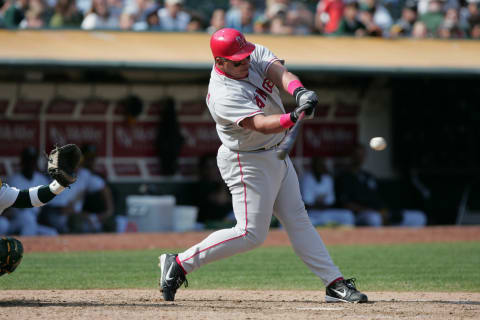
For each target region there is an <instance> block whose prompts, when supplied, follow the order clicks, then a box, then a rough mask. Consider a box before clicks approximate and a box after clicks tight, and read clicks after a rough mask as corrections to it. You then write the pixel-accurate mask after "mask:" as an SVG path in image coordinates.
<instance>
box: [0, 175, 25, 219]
mask: <svg viewBox="0 0 480 320" xmlns="http://www.w3.org/2000/svg"><path fill="white" fill-rule="evenodd" d="M0 185H1V186H0V214H2V212H3V210H5V209H7V208H9V207H11V206H12V205H13V203H14V202H15V200H17V197H18V194H19V193H20V190H18V189H17V188H12V187H10V186H9V185H8V184H3V183H2V181H1V180H0Z"/></svg>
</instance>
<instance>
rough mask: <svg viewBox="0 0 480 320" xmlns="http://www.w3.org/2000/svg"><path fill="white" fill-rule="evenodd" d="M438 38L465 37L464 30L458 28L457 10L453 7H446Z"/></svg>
mask: <svg viewBox="0 0 480 320" xmlns="http://www.w3.org/2000/svg"><path fill="white" fill-rule="evenodd" d="M439 36H440V38H444V39H450V38H453V39H460V38H465V32H464V31H463V30H462V29H461V28H460V25H459V21H458V11H457V9H455V8H450V9H447V12H446V13H445V18H444V19H443V23H442V25H441V26H440V29H439Z"/></svg>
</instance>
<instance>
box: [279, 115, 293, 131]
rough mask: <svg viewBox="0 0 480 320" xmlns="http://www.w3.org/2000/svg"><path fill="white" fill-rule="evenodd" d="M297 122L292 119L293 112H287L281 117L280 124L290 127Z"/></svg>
mask: <svg viewBox="0 0 480 320" xmlns="http://www.w3.org/2000/svg"><path fill="white" fill-rule="evenodd" d="M294 124H295V122H294V121H292V114H291V113H285V114H282V116H281V117H280V125H281V126H282V127H284V128H287V129H288V128H290V127H292V126H293V125H294Z"/></svg>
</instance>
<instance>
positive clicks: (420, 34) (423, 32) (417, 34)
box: [412, 21, 428, 39]
mask: <svg viewBox="0 0 480 320" xmlns="http://www.w3.org/2000/svg"><path fill="white" fill-rule="evenodd" d="M427 36H428V30H427V26H426V25H425V23H423V22H421V21H417V22H415V24H414V25H413V30H412V37H413V38H415V39H423V38H426V37H427Z"/></svg>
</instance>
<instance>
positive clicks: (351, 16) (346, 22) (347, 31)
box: [335, 2, 367, 37]
mask: <svg viewBox="0 0 480 320" xmlns="http://www.w3.org/2000/svg"><path fill="white" fill-rule="evenodd" d="M357 15H358V4H357V2H349V3H347V4H345V7H344V10H343V18H342V20H341V21H340V25H339V26H338V28H337V31H336V32H335V35H338V36H357V37H362V36H365V35H366V34H367V30H366V27H365V25H364V24H363V23H362V22H360V20H358V18H357Z"/></svg>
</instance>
